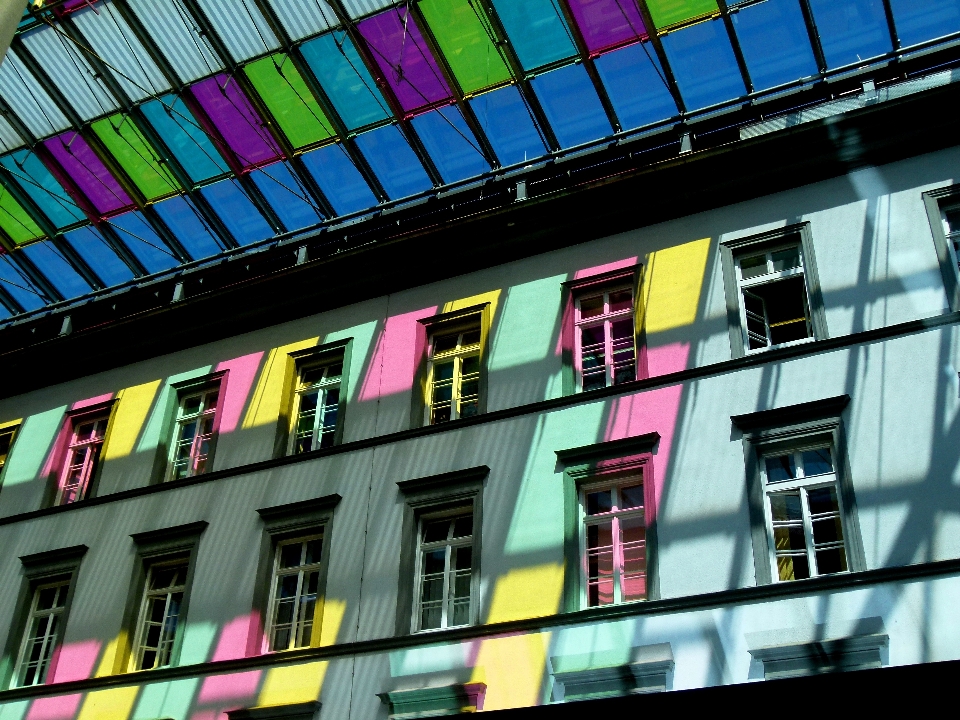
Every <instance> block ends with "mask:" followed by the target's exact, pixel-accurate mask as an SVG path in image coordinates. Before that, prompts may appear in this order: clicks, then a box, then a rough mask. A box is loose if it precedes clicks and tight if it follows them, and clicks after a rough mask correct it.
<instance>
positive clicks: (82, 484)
mask: <svg viewBox="0 0 960 720" xmlns="http://www.w3.org/2000/svg"><path fill="white" fill-rule="evenodd" d="M109 419H110V415H109V413H105V414H100V415H95V416H92V417H78V418H73V419H71V423H72V424H73V427H72V428H71V429H70V441H69V442H68V444H67V449H66V453H65V454H64V458H63V466H62V467H61V468H60V475H59V478H58V480H57V497H56V499H55V500H54V505H67V504H68V503H72V502H77V501H78V500H83V498H84V497H86V494H87V492H88V491H89V489H90V481H91V479H92V478H93V474H94V472H96V469H97V464H98V463H99V461H100V453H101V452H102V450H103V442H104V439H105V438H106V436H107V423H108V421H109ZM90 423H93V435H91V437H90V438H88V439H87V440H78V439H77V436H78V434H79V432H80V428H82V427H84V426H85V425H88V424H90ZM81 452H82V454H83V458H82V460H80V462H79V463H77V462H74V461H73V460H74V457H75V455H76V454H79V453H81ZM77 466H79V467H80V477H79V480H78V481H77V483H76V486H75V488H76V491H75V494H74V495H73V496H72V497H71V496H68V494H67V478H68V476H69V475H70V471H71V469H72V468H74V467H77Z"/></svg>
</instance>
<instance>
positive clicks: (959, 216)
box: [940, 205, 960, 262]
mask: <svg viewBox="0 0 960 720" xmlns="http://www.w3.org/2000/svg"><path fill="white" fill-rule="evenodd" d="M940 221H941V222H942V223H943V234H944V236H945V237H946V239H947V242H948V243H949V244H950V247H952V248H953V259H954V262H960V205H954V206H953V207H945V208H943V209H942V210H941V211H940Z"/></svg>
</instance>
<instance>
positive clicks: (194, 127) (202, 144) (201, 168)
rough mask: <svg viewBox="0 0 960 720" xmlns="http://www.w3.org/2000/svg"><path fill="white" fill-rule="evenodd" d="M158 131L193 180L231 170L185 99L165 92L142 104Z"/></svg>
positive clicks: (203, 178) (206, 178) (148, 118)
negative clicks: (161, 95)
mask: <svg viewBox="0 0 960 720" xmlns="http://www.w3.org/2000/svg"><path fill="white" fill-rule="evenodd" d="M140 110H141V111H142V112H143V114H144V116H145V117H146V118H147V120H148V121H149V122H150V124H151V125H152V126H153V129H154V130H155V131H156V133H157V135H159V136H160V139H161V140H162V141H163V143H164V144H165V145H166V146H167V148H168V149H169V150H170V152H172V153H173V156H174V157H175V158H176V159H177V161H178V162H179V163H180V167H182V168H183V169H184V170H185V171H186V173H187V175H189V176H190V179H191V180H193V181H194V182H202V181H204V180H209V179H210V178H213V177H216V176H218V175H223V174H224V173H227V172H229V170H230V168H229V166H228V165H227V163H226V161H224V159H223V157H222V156H221V155H220V153H219V151H218V150H217V148H216V146H214V144H213V143H212V142H211V141H210V138H209V136H208V135H207V134H206V133H205V132H204V131H203V129H202V128H201V127H200V124H199V123H198V122H197V119H196V118H195V117H194V116H193V114H192V113H191V112H190V110H189V109H188V108H187V105H186V103H184V102H183V100H182V99H180V98H179V97H176V96H175V95H164V96H163V97H161V98H159V99H157V100H151V101H150V102H148V103H144V104H143V105H141V106H140Z"/></svg>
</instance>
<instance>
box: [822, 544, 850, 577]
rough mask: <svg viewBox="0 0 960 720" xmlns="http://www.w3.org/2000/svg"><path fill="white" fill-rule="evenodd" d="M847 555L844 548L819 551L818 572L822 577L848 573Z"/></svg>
mask: <svg viewBox="0 0 960 720" xmlns="http://www.w3.org/2000/svg"><path fill="white" fill-rule="evenodd" d="M846 570H847V553H846V551H845V550H844V549H843V548H842V547H838V548H831V549H830V550H818V551H817V572H818V573H819V574H820V575H829V574H830V573H838V572H846Z"/></svg>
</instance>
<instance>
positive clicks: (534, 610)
mask: <svg viewBox="0 0 960 720" xmlns="http://www.w3.org/2000/svg"><path fill="white" fill-rule="evenodd" d="M562 592H563V565H559V564H556V563H545V564H543V565H534V566H532V567H525V568H516V569H514V570H510V571H509V572H508V573H507V574H506V575H502V576H500V577H499V578H497V583H496V586H495V587H494V589H493V600H491V601H490V614H489V616H488V617H487V622H489V623H495V622H506V621H508V620H522V619H524V618H533V617H544V616H547V615H554V614H556V613H557V611H558V610H559V609H560V595H561V593H562Z"/></svg>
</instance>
